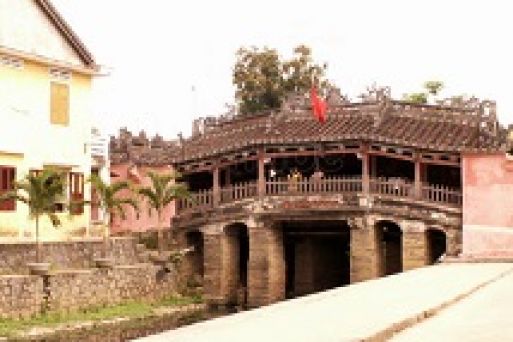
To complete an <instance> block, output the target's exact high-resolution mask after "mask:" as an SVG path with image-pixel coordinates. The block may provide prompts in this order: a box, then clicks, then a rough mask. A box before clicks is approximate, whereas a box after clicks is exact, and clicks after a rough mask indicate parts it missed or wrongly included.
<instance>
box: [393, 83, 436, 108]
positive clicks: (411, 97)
mask: <svg viewBox="0 0 513 342" xmlns="http://www.w3.org/2000/svg"><path fill="white" fill-rule="evenodd" d="M423 86H424V89H426V91H425V92H419V93H409V94H404V95H403V100H404V101H406V102H411V103H418V104H425V103H428V100H429V99H430V97H431V98H434V97H435V96H437V95H438V94H439V93H440V91H441V90H442V89H443V87H444V84H443V82H440V81H426V82H424V85H423Z"/></svg>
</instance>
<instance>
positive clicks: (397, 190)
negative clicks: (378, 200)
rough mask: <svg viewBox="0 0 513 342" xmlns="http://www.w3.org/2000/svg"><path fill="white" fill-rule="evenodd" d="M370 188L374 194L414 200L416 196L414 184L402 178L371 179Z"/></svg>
mask: <svg viewBox="0 0 513 342" xmlns="http://www.w3.org/2000/svg"><path fill="white" fill-rule="evenodd" d="M369 186H370V189H369V191H370V193H372V194H379V195H390V196H397V197H412V198H413V196H414V186H413V183H411V182H409V181H408V180H405V179H402V178H371V179H370V181H369Z"/></svg>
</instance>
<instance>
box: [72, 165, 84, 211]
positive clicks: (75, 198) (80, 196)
mask: <svg viewBox="0 0 513 342" xmlns="http://www.w3.org/2000/svg"><path fill="white" fill-rule="evenodd" d="M69 193H70V197H71V201H72V203H73V202H75V203H76V202H80V201H83V200H84V175H83V174H82V173H80V172H70V174H69ZM83 213H84V205H83V204H81V205H78V206H77V205H72V207H71V214H73V215H81V214H83Z"/></svg>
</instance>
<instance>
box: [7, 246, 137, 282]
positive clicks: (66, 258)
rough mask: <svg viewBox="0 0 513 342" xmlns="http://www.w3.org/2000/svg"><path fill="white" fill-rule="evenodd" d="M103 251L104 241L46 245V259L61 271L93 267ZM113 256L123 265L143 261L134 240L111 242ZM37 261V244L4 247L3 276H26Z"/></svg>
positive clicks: (44, 255)
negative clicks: (30, 265)
mask: <svg viewBox="0 0 513 342" xmlns="http://www.w3.org/2000/svg"><path fill="white" fill-rule="evenodd" d="M102 249H103V241H101V240H81V241H67V242H45V243H44V244H43V253H42V257H43V259H44V261H46V262H50V263H52V265H53V266H54V267H55V268H58V269H68V268H89V267H93V266H94V259H95V258H97V257H100V256H101V254H102ZM109 254H110V256H111V257H112V258H114V262H115V263H116V264H119V265H126V264H134V263H138V262H139V251H138V247H137V243H136V240H135V239H132V238H112V239H110V242H109ZM35 259H36V245H35V243H34V242H26V243H14V242H13V243H2V244H0V274H26V273H27V267H26V264H27V263H28V262H33V261H35Z"/></svg>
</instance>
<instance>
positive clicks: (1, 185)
mask: <svg viewBox="0 0 513 342" xmlns="http://www.w3.org/2000/svg"><path fill="white" fill-rule="evenodd" d="M15 180H16V168H14V167H11V166H0V195H1V194H4V193H6V192H7V191H10V190H13V189H14V182H15ZM14 210H16V200H14V199H12V200H7V201H1V202H0V211H14Z"/></svg>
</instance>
